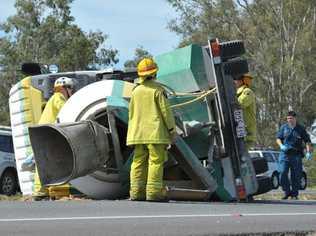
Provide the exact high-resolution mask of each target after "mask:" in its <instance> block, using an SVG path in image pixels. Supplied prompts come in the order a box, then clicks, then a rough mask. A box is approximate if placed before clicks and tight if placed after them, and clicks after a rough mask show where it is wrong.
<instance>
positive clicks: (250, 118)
mask: <svg viewBox="0 0 316 236" xmlns="http://www.w3.org/2000/svg"><path fill="white" fill-rule="evenodd" d="M252 79H253V78H252V76H251V75H249V74H244V75H240V76H237V77H235V78H234V83H235V86H236V88H237V98H238V103H239V104H240V106H241V108H242V110H243V116H244V121H245V126H246V132H247V135H246V137H245V142H246V148H247V149H249V148H250V147H253V146H254V145H255V143H256V141H257V122H256V96H255V94H254V92H253V91H252V90H251V89H250V85H251V81H252Z"/></svg>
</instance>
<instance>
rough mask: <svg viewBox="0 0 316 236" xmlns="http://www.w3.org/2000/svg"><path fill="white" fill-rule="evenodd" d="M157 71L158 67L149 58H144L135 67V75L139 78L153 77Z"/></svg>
mask: <svg viewBox="0 0 316 236" xmlns="http://www.w3.org/2000/svg"><path fill="white" fill-rule="evenodd" d="M157 71H158V66H157V64H156V63H155V62H154V60H153V59H151V58H144V59H142V60H141V61H140V62H139V63H138V65H137V73H138V75H139V76H140V77H148V76H151V75H154V74H155V73H157Z"/></svg>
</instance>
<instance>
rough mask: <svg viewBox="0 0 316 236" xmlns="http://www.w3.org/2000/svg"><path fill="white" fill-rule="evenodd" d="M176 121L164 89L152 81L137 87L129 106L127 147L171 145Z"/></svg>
mask: <svg viewBox="0 0 316 236" xmlns="http://www.w3.org/2000/svg"><path fill="white" fill-rule="evenodd" d="M172 132H175V120H174V116H173V114H172V111H171V109H170V107H169V103H168V100H167V98H166V95H165V91H164V88H163V87H162V86H161V85H159V84H158V83H156V82H155V81H152V80H145V81H144V82H143V83H141V84H139V85H138V86H136V87H135V89H134V90H133V93H132V97H131V101H130V104H129V122H128V131H127V142H126V143H127V145H134V144H170V143H171V133H172Z"/></svg>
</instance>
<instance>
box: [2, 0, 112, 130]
mask: <svg viewBox="0 0 316 236" xmlns="http://www.w3.org/2000/svg"><path fill="white" fill-rule="evenodd" d="M72 2H73V0H16V1H15V8H16V11H17V12H16V14H15V15H13V16H11V17H9V18H8V19H7V20H6V21H5V22H2V23H1V24H0V30H1V31H3V32H4V33H5V34H4V36H3V37H0V65H1V71H0V79H1V86H0V96H1V104H0V105H1V108H0V122H4V123H6V124H8V122H9V121H8V117H7V115H6V114H7V113H8V107H7V103H8V102H7V97H8V92H9V89H10V87H11V85H12V84H14V83H16V81H17V80H18V79H19V76H18V75H19V73H18V70H19V69H20V66H21V64H22V63H23V62H39V63H43V64H58V65H59V68H60V70H61V71H74V70H83V69H87V68H88V66H89V65H91V64H92V65H96V64H99V65H109V64H115V63H117V62H118V59H117V58H116V56H117V50H115V49H112V48H105V41H106V39H107V35H105V34H104V33H102V32H100V31H97V32H89V33H86V32H84V31H82V29H80V27H79V26H77V25H76V24H74V20H75V19H74V17H73V16H71V10H70V4H71V3H72Z"/></svg>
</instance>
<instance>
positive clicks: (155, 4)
mask: <svg viewBox="0 0 316 236" xmlns="http://www.w3.org/2000/svg"><path fill="white" fill-rule="evenodd" d="M14 2H15V1H14V0H0V9H1V10H0V12H1V13H0V21H4V20H6V18H7V17H8V16H11V15H14V14H15V8H14ZM71 6H72V8H71V11H72V15H73V16H74V17H75V23H76V24H77V25H79V27H80V28H81V29H83V30H84V31H85V32H89V31H90V30H92V31H95V30H101V31H102V32H104V33H106V34H107V35H108V36H109V39H108V40H107V42H106V45H107V46H111V47H112V48H115V49H117V50H118V51H119V59H120V62H119V64H118V65H116V67H118V68H122V66H123V64H124V62H125V61H126V60H128V59H132V58H133V56H134V51H135V48H136V47H139V46H143V47H144V48H145V49H146V50H148V51H149V52H150V53H151V54H152V55H154V56H156V55H159V54H162V53H165V52H168V51H170V50H172V49H174V48H176V47H177V45H178V43H179V41H180V39H179V37H178V36H177V35H176V34H175V33H173V32H170V31H169V30H168V29H167V24H168V21H170V20H171V19H173V18H175V17H176V13H175V11H174V10H173V9H172V8H171V6H170V5H169V4H168V3H167V1H166V0H132V1H129V0H125V1H122V0H121V1H119V0H75V1H74V2H73V3H72V5H71Z"/></svg>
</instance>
